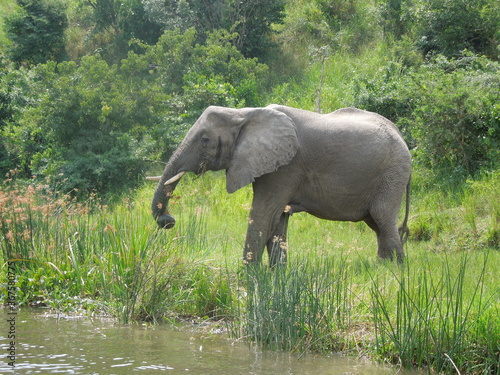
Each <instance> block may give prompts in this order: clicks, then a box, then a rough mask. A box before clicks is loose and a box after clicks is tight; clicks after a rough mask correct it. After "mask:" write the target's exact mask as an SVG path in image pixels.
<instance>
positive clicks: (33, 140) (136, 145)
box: [0, 29, 267, 193]
mask: <svg viewBox="0 0 500 375" xmlns="http://www.w3.org/2000/svg"><path fill="white" fill-rule="evenodd" d="M234 37H235V35H234V34H229V33H227V32H225V31H219V32H214V33H212V34H210V35H209V36H208V39H207V43H206V44H205V45H200V44H196V42H195V41H196V32H195V31H194V29H190V30H188V31H186V32H185V33H180V32H178V31H169V32H166V33H165V34H164V35H163V36H162V37H161V38H160V39H159V41H158V43H157V44H156V45H154V46H148V45H146V44H143V43H141V42H139V41H135V42H134V43H135V44H136V46H137V48H138V49H142V50H143V51H144V53H143V54H140V55H139V54H137V53H135V52H129V53H128V56H127V58H126V59H124V60H122V61H121V63H120V65H110V64H108V63H107V62H106V61H105V60H103V59H102V58H100V57H98V56H86V57H83V58H82V60H81V62H80V65H77V64H76V63H75V62H63V63H60V64H56V63H55V62H49V63H47V64H40V65H38V66H36V67H35V68H33V69H32V70H31V71H30V73H29V74H25V75H22V74H21V73H22V71H18V72H21V73H18V74H14V73H6V74H5V75H4V76H3V77H2V76H0V79H2V80H3V81H4V82H6V83H8V85H7V86H6V89H4V90H0V100H2V101H6V107H5V110H4V108H3V107H0V109H1V110H2V112H0V115H2V117H3V118H4V121H3V122H2V124H3V125H2V127H3V129H1V127H0V130H1V132H2V136H3V137H2V141H3V142H4V143H3V146H4V149H3V150H2V148H0V152H2V153H3V154H5V155H7V157H8V158H9V160H8V163H7V164H5V163H4V162H2V164H0V167H3V168H4V169H6V168H7V167H8V168H12V167H18V168H19V169H20V170H21V172H22V173H23V174H24V175H25V176H26V177H29V176H31V174H35V175H40V176H46V177H50V178H52V179H56V180H58V181H59V186H60V187H61V188H63V189H64V191H76V190H78V191H79V192H80V193H89V192H91V191H94V190H96V191H99V192H101V193H106V192H110V191H113V190H121V189H123V188H126V187H128V186H133V185H134V184H136V183H137V182H138V177H139V175H141V174H142V173H143V171H144V170H145V169H146V165H147V163H146V161H147V160H148V159H150V158H152V159H159V158H166V157H167V156H168V154H169V153H170V152H171V151H172V150H173V149H174V148H175V147H176V145H177V143H178V142H179V141H180V140H181V139H182V137H183V135H184V133H185V131H186V130H187V128H188V126H190V125H191V124H192V123H193V122H194V120H195V119H196V118H197V117H198V116H199V115H200V114H201V112H202V111H203V110H204V109H205V108H206V106H207V105H208V104H215V105H225V106H235V107H239V106H257V105H260V104H261V97H262V94H263V92H264V91H265V88H266V82H265V80H264V77H265V75H266V73H267V66H266V65H263V64H260V63H258V62H257V60H256V59H246V58H244V56H243V55H242V53H241V52H239V51H238V50H237V49H236V47H234V45H233V44H232V43H231V39H232V38H234ZM9 80H12V82H13V83H12V84H11V83H9V82H10V81H9ZM18 83H22V85H21V84H20V85H17V84H18ZM14 86H16V87H19V88H22V93H23V95H22V96H20V95H17V96H15V95H12V94H11V91H13V87H14ZM9 87H10V88H9ZM20 98H24V104H23V107H22V108H21V109H19V110H17V109H16V111H15V116H14V115H13V114H12V113H11V112H12V110H13V109H15V105H16V103H17V101H19V100H20ZM9 111H10V112H9ZM4 112H5V113H4ZM0 120H1V119H0Z"/></svg>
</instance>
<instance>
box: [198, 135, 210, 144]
mask: <svg viewBox="0 0 500 375" xmlns="http://www.w3.org/2000/svg"><path fill="white" fill-rule="evenodd" d="M200 142H201V145H202V146H203V147H206V146H208V143H209V142H210V138H208V137H205V136H203V137H201V139H200Z"/></svg>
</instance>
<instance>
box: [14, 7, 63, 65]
mask: <svg viewBox="0 0 500 375" xmlns="http://www.w3.org/2000/svg"><path fill="white" fill-rule="evenodd" d="M18 4H19V5H20V8H19V10H18V11H17V12H14V13H12V14H11V15H9V16H8V17H7V18H6V20H5V21H6V28H7V35H8V37H9V39H10V40H11V41H12V46H11V47H10V50H9V56H10V58H11V59H12V61H14V62H16V63H18V64H21V63H28V64H39V63H45V62H47V61H48V60H55V61H62V60H63V59H64V57H65V48H64V30H65V29H66V26H67V23H68V21H67V18H66V13H65V7H64V4H63V3H62V2H61V1H59V0H18Z"/></svg>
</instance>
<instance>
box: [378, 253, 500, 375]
mask: <svg viewBox="0 0 500 375" xmlns="http://www.w3.org/2000/svg"><path fill="white" fill-rule="evenodd" d="M434 261H435V260H434ZM477 261H480V262H481V264H480V267H479V269H478V268H477V267H476V265H475V264H474V265H473V264H472V262H477ZM452 262H456V263H455V264H453V263H452ZM488 262H489V259H488V253H485V254H484V256H483V259H482V260H480V259H479V257H475V258H474V260H472V259H471V258H470V256H469V255H467V254H466V253H465V254H463V255H461V256H460V257H459V258H458V259H454V260H453V261H452V260H450V259H449V258H448V257H447V256H446V257H445V258H444V259H443V260H442V262H441V263H440V264H435V263H434V262H426V263H425V262H424V263H421V264H420V263H419V265H420V267H421V268H415V267H414V266H415V264H414V263H412V262H410V261H407V263H406V264H405V266H403V267H401V268H400V269H399V270H391V272H390V275H392V278H391V279H390V283H389V284H391V285H390V286H388V281H387V280H384V279H381V278H377V277H373V285H372V288H371V296H372V303H373V321H374V327H375V335H376V339H375V347H376V352H377V353H378V355H380V356H381V357H382V358H388V359H392V362H394V363H400V364H401V365H403V366H404V367H412V366H416V367H423V366H426V367H430V368H432V369H434V370H435V371H437V372H446V373H452V372H455V371H456V370H457V369H458V370H463V371H465V372H467V373H497V371H499V367H498V361H497V360H498V358H499V357H498V356H499V355H500V336H499V335H498V322H495V321H494V320H492V319H493V316H492V311H496V312H497V313H498V308H499V306H498V300H499V297H500V289H499V288H498V286H493V287H492V286H491V285H486V283H487V282H488V280H486V275H487V273H488V271H487V269H488V267H487V265H488ZM436 269H437V270H438V271H437V272H436ZM473 271H474V272H473ZM476 272H477V273H476ZM471 277H473V280H474V282H473V283H470V280H469V278H471ZM393 288H395V299H394V298H392V295H393V292H392V290H393ZM486 290H489V291H488V292H486ZM493 325H494V326H496V328H495V329H494V330H493V331H490V332H488V331H487V328H489V327H492V326H493ZM480 327H481V328H480ZM481 345H484V347H482V346H481ZM495 361H496V364H495Z"/></svg>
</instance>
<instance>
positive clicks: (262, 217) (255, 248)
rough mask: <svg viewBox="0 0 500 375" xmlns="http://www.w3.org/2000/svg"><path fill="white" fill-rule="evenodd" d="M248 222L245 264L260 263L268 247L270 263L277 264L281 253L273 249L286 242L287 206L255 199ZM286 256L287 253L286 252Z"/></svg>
mask: <svg viewBox="0 0 500 375" xmlns="http://www.w3.org/2000/svg"><path fill="white" fill-rule="evenodd" d="M255 198H256V197H255V195H254V202H253V205H252V210H251V212H250V219H249V220H248V229H247V237H246V241H245V249H244V251H243V263H244V264H249V263H260V262H261V261H262V255H263V253H264V247H265V246H266V245H267V246H268V249H270V250H269V251H270V263H271V265H273V264H275V263H276V262H277V261H278V260H279V259H280V258H281V257H282V255H281V254H282V253H281V254H280V253H279V251H274V252H273V248H276V250H278V248H280V246H281V245H280V244H282V243H284V242H285V239H286V228H287V223H288V216H289V215H288V214H286V215H285V214H284V213H283V208H284V207H285V204H281V202H269V201H268V200H266V201H267V203H266V201H260V200H258V199H257V203H256V199H255ZM274 234H276V236H277V237H276V238H274ZM285 254H286V252H285Z"/></svg>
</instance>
